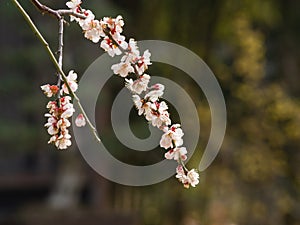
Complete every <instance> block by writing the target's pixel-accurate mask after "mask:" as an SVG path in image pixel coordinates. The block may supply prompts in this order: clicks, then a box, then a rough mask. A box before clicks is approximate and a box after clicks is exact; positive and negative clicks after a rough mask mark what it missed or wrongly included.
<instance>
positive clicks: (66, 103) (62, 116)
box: [45, 96, 75, 149]
mask: <svg viewBox="0 0 300 225" xmlns="http://www.w3.org/2000/svg"><path fill="white" fill-rule="evenodd" d="M58 101H59V104H58V103H57V102H56V101H50V102H48V104H47V108H48V109H49V113H46V114H45V117H47V118H48V120H47V123H46V124H45V127H47V132H48V133H49V134H50V135H51V138H50V140H49V141H48V143H53V144H54V145H55V146H56V147H57V148H58V149H66V148H67V147H68V146H70V145H71V140H70V139H71V135H70V134H69V131H68V127H70V126H71V123H70V121H69V120H68V118H70V117H71V116H72V115H73V112H74V111H75V110H74V108H73V104H72V103H71V102H70V101H71V97H70V96H64V97H61V98H60V99H59V100H58Z"/></svg>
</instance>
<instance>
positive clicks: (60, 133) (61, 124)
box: [13, 0, 100, 149]
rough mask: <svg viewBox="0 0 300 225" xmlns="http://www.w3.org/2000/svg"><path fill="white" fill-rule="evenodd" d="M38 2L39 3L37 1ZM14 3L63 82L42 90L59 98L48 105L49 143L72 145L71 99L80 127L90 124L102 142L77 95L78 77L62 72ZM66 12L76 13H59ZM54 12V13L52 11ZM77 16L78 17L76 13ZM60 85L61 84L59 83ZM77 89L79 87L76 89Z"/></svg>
mask: <svg viewBox="0 0 300 225" xmlns="http://www.w3.org/2000/svg"><path fill="white" fill-rule="evenodd" d="M35 2H37V1H35ZM13 3H14V4H15V5H16V7H17V8H18V10H19V11H20V12H21V14H22V15H23V17H24V19H25V20H26V22H27V23H28V24H29V26H30V28H31V29H32V31H33V33H34V34H35V35H36V36H37V37H38V39H39V40H40V41H41V43H42V44H43V46H44V47H45V49H46V51H47V53H48V55H49V57H50V59H51V61H52V62H53V64H54V66H55V68H56V70H57V72H58V74H59V76H58V77H59V79H61V80H62V81H63V85H62V86H58V85H50V84H46V85H43V86H41V88H42V90H43V91H44V93H45V95H46V96H47V97H49V98H51V97H53V96H57V98H56V100H54V101H49V102H48V104H47V108H48V109H49V113H47V114H45V116H46V117H48V122H47V123H46V124H45V126H46V127H47V128H48V129H47V130H48V133H49V134H50V135H51V138H50V140H49V143H54V144H55V145H56V147H57V148H58V149H66V148H67V147H68V146H70V145H71V141H70V137H71V136H70V134H69V132H68V129H67V128H68V127H69V126H70V122H69V121H67V119H68V118H70V117H71V116H72V115H73V112H74V108H73V104H72V103H71V99H72V98H73V99H75V101H76V102H77V104H78V106H79V108H80V110H81V112H82V114H79V116H78V118H77V121H78V125H79V126H82V125H84V123H85V120H86V122H87V123H88V125H89V127H90V129H91V130H92V133H93V135H94V136H95V138H96V140H97V141H99V142H100V139H99V137H98V134H97V130H96V128H95V127H94V126H93V124H92V123H91V122H90V120H89V118H88V117H87V115H86V113H85V110H84V109H83V107H82V105H81V103H80V99H79V98H78V97H77V95H76V94H75V92H74V91H75V86H76V85H77V84H76V82H75V80H74V77H75V76H76V78H77V75H76V74H73V71H70V72H69V75H68V76H66V75H65V73H64V71H63V70H62V67H61V66H60V64H59V63H58V61H57V59H56V57H55V55H54V53H53V51H52V50H51V48H50V46H49V44H48V42H47V41H46V40H45V38H44V37H43V36H42V34H41V33H40V32H39V30H38V28H37V27H36V26H35V24H34V23H33V21H32V20H31V18H30V17H29V15H28V14H27V13H26V11H25V10H24V9H23V7H22V6H21V5H20V3H19V2H18V1H17V0H13ZM66 11H69V12H70V13H69V15H73V14H74V13H73V12H72V10H57V12H59V13H60V12H63V14H65V13H66ZM51 12H52V11H51ZM75 15H77V14H76V13H75ZM79 17H81V18H85V17H84V16H83V15H79ZM62 19H63V18H62V17H60V21H61V22H62ZM58 83H59V82H58ZM76 89H77V87H76ZM61 94H66V95H65V96H64V97H61ZM49 115H51V116H49Z"/></svg>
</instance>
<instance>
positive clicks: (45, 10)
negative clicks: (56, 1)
mask: <svg viewBox="0 0 300 225" xmlns="http://www.w3.org/2000/svg"><path fill="white" fill-rule="evenodd" d="M31 2H32V4H33V5H35V6H36V7H37V9H38V10H40V11H41V12H42V13H48V14H50V15H53V16H55V17H56V18H57V19H59V20H60V19H61V18H62V16H61V15H60V14H59V12H58V11H57V10H54V9H51V8H50V7H48V6H45V5H43V4H42V3H40V2H39V1H38V0H31Z"/></svg>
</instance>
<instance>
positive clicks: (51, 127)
mask: <svg viewBox="0 0 300 225" xmlns="http://www.w3.org/2000/svg"><path fill="white" fill-rule="evenodd" d="M13 1H14V3H15V4H16V6H17V7H18V8H19V10H20V11H21V13H22V14H23V16H24V17H25V19H26V21H27V22H28V23H29V25H30V26H31V28H32V30H33V31H34V33H35V34H36V35H37V36H38V38H39V39H40V41H41V42H42V43H43V45H44V46H45V48H46V50H47V52H48V54H49V56H50V58H51V60H52V61H53V63H54V65H55V67H56V69H57V71H58V82H57V84H56V85H50V84H45V85H43V86H41V89H42V90H43V91H44V93H45V95H46V96H47V97H49V98H54V99H53V100H51V101H49V102H48V104H47V109H48V110H49V112H48V113H46V114H45V116H46V117H47V118H48V119H47V123H46V124H45V127H47V131H48V133H49V134H50V135H51V138H50V140H49V143H53V144H54V145H55V146H56V147H57V148H58V149H66V148H68V147H69V146H70V145H71V140H70V139H71V136H70V134H69V131H68V128H69V127H70V126H71V123H70V121H69V118H70V117H71V116H72V115H73V114H74V111H75V110H74V108H73V104H72V98H73V99H75V100H76V101H77V104H78V106H79V108H80V110H81V112H82V114H79V115H78V116H77V118H76V120H75V123H76V125H77V126H84V125H85V123H86V122H87V123H88V124H89V126H90V128H91V130H92V132H93V134H94V135H95V137H96V139H97V140H98V141H100V139H99V138H98V135H97V131H96V129H95V127H94V126H93V125H92V124H91V122H90V120H89V119H88V117H87V115H86V113H85V111H84V109H83V107H82V106H81V104H80V100H79V98H78V97H77V95H76V94H75V91H76V90H77V88H78V85H77V81H76V80H77V74H76V73H75V72H74V71H73V70H71V71H70V72H69V73H68V75H67V76H66V75H65V74H64V72H63V70H62V56H63V55H62V50H63V23H64V22H65V21H64V15H70V21H71V22H72V21H75V22H77V23H78V24H79V26H80V27H81V28H82V30H83V34H84V37H85V38H87V39H89V40H91V41H92V42H94V43H99V42H100V47H101V48H102V49H104V50H105V51H106V52H107V54H108V55H110V56H111V57H114V56H115V55H122V58H121V61H120V62H119V63H117V64H115V65H112V67H111V69H112V70H113V72H114V73H115V74H117V75H119V76H120V77H123V78H124V79H125V86H126V87H127V88H128V89H129V90H130V92H131V93H132V99H133V103H134V105H135V107H136V108H137V110H138V115H143V116H144V117H145V118H146V120H147V121H148V122H149V123H151V124H152V125H153V126H154V127H157V128H158V129H160V130H162V131H163V135H162V137H161V140H160V146H161V147H162V148H164V149H166V153H165V158H166V159H169V160H175V161H177V162H178V166H177V168H176V173H177V174H176V178H178V180H179V181H180V182H181V183H182V184H183V185H184V187H186V188H188V187H189V186H192V187H195V186H196V185H197V184H198V183H199V174H198V172H196V170H195V169H192V170H189V169H187V167H186V165H185V163H184V161H185V160H186V159H187V149H186V147H184V146H183V135H184V133H183V130H182V129H181V125H180V124H173V123H172V121H171V119H170V114H169V112H168V105H167V103H166V102H165V101H162V100H161V99H162V96H163V93H164V89H165V87H164V85H162V84H159V83H158V84H153V85H149V83H150V79H151V77H150V75H149V74H146V73H145V72H146V70H147V69H148V66H150V65H151V64H152V63H151V60H150V57H151V53H150V51H149V50H146V51H144V52H143V53H141V52H140V50H139V48H138V46H137V42H136V41H135V40H134V39H133V38H130V39H129V40H128V41H127V40H126V38H125V36H124V35H122V32H123V26H124V20H123V18H122V16H120V15H119V16H117V17H116V18H111V17H104V18H102V19H101V20H97V19H96V18H95V15H94V14H93V12H92V11H91V10H87V9H84V8H82V7H81V0H71V1H68V2H67V3H66V5H67V7H68V8H69V9H58V10H54V9H51V8H49V7H47V6H44V5H43V4H41V3H40V2H39V1H38V0H31V1H32V3H33V4H34V5H35V6H36V7H37V8H38V9H39V10H40V11H41V12H43V13H49V14H51V15H53V16H55V17H56V18H57V19H58V20H59V49H58V52H59V56H58V61H57V59H56V58H55V56H54V54H53V52H52V51H51V49H50V47H49V45H48V43H47V42H46V41H45V39H44V38H43V36H42V35H41V34H40V32H39V31H38V29H37V28H36V27H35V25H34V23H33V22H32V21H31V19H30V17H29V16H28V15H27V13H26V12H25V11H24V10H23V8H22V7H21V6H20V4H19V3H18V2H17V0H13Z"/></svg>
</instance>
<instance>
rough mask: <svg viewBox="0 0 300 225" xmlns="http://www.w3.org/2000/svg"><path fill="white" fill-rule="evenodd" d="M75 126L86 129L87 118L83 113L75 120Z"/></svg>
mask: <svg viewBox="0 0 300 225" xmlns="http://www.w3.org/2000/svg"><path fill="white" fill-rule="evenodd" d="M75 124H76V126H77V127H84V126H85V124H86V122H85V118H84V115H83V114H82V113H80V114H79V115H78V116H77V117H76V119H75Z"/></svg>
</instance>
